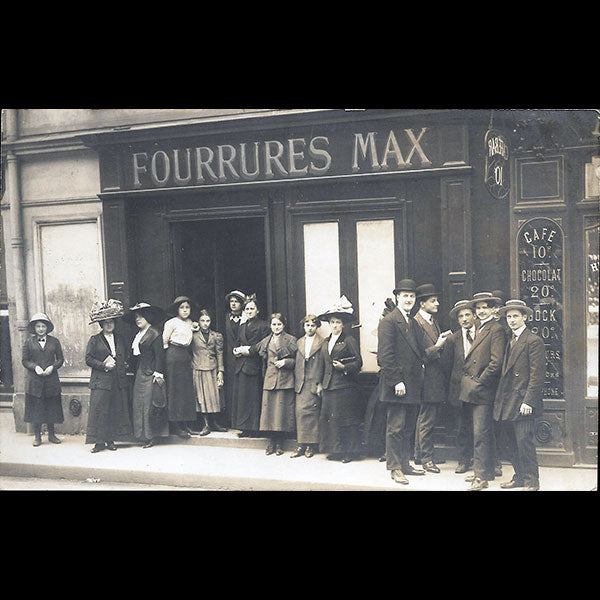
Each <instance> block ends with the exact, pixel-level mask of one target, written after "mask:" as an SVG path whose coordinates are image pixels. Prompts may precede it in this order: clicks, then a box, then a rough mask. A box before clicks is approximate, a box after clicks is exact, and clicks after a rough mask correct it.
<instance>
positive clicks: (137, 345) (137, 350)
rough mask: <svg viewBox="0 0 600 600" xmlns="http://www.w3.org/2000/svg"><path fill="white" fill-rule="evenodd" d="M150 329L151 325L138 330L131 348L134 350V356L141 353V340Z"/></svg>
mask: <svg viewBox="0 0 600 600" xmlns="http://www.w3.org/2000/svg"><path fill="white" fill-rule="evenodd" d="M148 329H150V325H148V327H146V328H145V329H140V330H139V331H138V332H137V334H136V336H135V337H134V338H133V342H131V349H132V351H133V355H134V356H139V355H140V342H141V340H142V338H143V337H144V336H145V335H146V331H148Z"/></svg>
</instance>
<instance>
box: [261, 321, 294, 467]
mask: <svg viewBox="0 0 600 600" xmlns="http://www.w3.org/2000/svg"><path fill="white" fill-rule="evenodd" d="M285 326H286V321H285V318H284V316H283V315H282V314H281V313H273V314H272V315H271V333H270V334H269V335H268V336H267V337H265V338H264V339H263V340H261V341H260V342H259V343H258V344H257V345H256V346H255V348H254V349H252V351H254V350H255V351H256V352H257V353H258V354H259V356H261V357H262V359H263V365H264V381H263V393H262V407H261V412H260V430H261V431H264V432H265V434H266V436H267V437H268V438H269V443H268V444H267V449H266V454H267V455H269V454H273V453H275V454H277V456H281V455H282V454H283V440H284V438H285V434H286V433H292V432H294V431H295V430H296V413H295V404H296V403H295V397H294V365H295V363H296V350H297V349H298V346H297V344H296V341H297V340H296V338H295V337H294V336H293V335H290V334H289V333H286V332H285V331H284V329H285Z"/></svg>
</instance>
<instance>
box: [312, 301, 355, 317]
mask: <svg viewBox="0 0 600 600" xmlns="http://www.w3.org/2000/svg"><path fill="white" fill-rule="evenodd" d="M353 313H354V308H352V303H351V302H350V300H348V298H346V296H342V297H341V298H340V299H339V300H338V301H337V302H334V304H333V306H331V308H330V309H329V310H328V311H326V312H324V313H323V314H321V315H318V318H319V319H320V320H321V321H327V322H329V319H331V318H332V317H337V318H338V319H341V321H342V322H344V323H348V322H349V321H353V320H354V319H356V317H355V316H354V314H353Z"/></svg>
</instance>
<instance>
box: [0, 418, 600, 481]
mask: <svg viewBox="0 0 600 600" xmlns="http://www.w3.org/2000/svg"><path fill="white" fill-rule="evenodd" d="M59 437H60V438H61V440H62V444H60V445H58V444H50V443H49V442H48V440H47V437H46V435H43V436H42V442H43V443H42V445H41V446H39V447H37V448H34V447H33V446H32V442H33V436H32V435H31V434H27V433H17V432H15V431H14V420H13V415H12V411H10V410H6V409H4V410H0V475H1V476H3V477H6V476H13V477H38V478H45V479H62V478H64V479H68V480H73V481H82V482H84V481H85V480H86V479H91V478H94V479H99V480H100V481H102V482H114V483H130V484H144V485H145V486H147V488H146V489H148V490H152V489H155V488H158V486H177V487H180V488H190V487H193V488H202V489H209V490H240V491H251V490H272V491H343V490H358V491H465V490H467V489H468V487H469V484H468V483H466V482H465V481H464V477H465V475H456V474H455V473H454V469H455V467H456V462H455V461H448V462H446V463H444V464H441V465H439V466H440V469H441V473H439V474H433V473H427V474H426V475H425V476H424V477H411V478H410V484H409V485H399V484H397V483H395V482H393V481H392V479H391V478H390V474H389V472H388V471H387V470H386V468H385V463H380V462H378V461H377V459H374V458H369V459H362V460H359V461H355V462H351V463H348V464H341V463H338V462H332V461H328V460H326V458H325V455H323V454H317V455H315V456H314V457H312V458H311V459H307V458H305V457H299V458H294V459H290V451H289V450H287V451H286V453H285V454H284V455H283V456H276V455H272V456H266V455H265V452H264V447H265V442H264V441H263V440H262V439H239V438H237V436H236V435H235V433H233V432H231V433H229V432H227V433H211V434H210V435H209V436H206V437H202V438H201V437H199V436H197V437H192V438H191V439H189V440H181V439H179V438H177V437H171V438H169V441H167V442H163V443H161V444H159V445H157V446H154V447H153V448H148V449H144V448H142V447H141V446H140V445H137V444H117V445H118V446H119V449H118V450H117V451H116V452H110V451H108V450H106V451H103V452H99V453H97V454H92V453H91V452H90V449H91V445H85V444H84V436H69V435H59ZM288 447H289V446H288ZM511 476H512V467H511V466H510V465H505V466H504V477H502V478H500V479H497V480H495V481H493V482H490V487H489V488H488V490H486V491H502V492H505V493H507V492H511V491H518V490H500V482H501V481H506V480H508V479H510V477H511ZM540 480H541V489H542V491H591V490H593V489H594V488H595V487H596V486H597V469H596V468H577V467H572V468H555V467H540ZM89 488H90V486H89V485H88V486H87V487H86V489H89Z"/></svg>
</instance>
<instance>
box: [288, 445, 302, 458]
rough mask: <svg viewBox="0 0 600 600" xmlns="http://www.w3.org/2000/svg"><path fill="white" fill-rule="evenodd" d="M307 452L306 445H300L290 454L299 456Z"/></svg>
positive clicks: (295, 456) (294, 456)
mask: <svg viewBox="0 0 600 600" xmlns="http://www.w3.org/2000/svg"><path fill="white" fill-rule="evenodd" d="M305 452H306V450H305V449H304V446H298V447H297V448H296V449H295V450H294V451H293V452H292V453H291V454H290V458H298V456H302V455H303V454H304V453H305Z"/></svg>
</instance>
